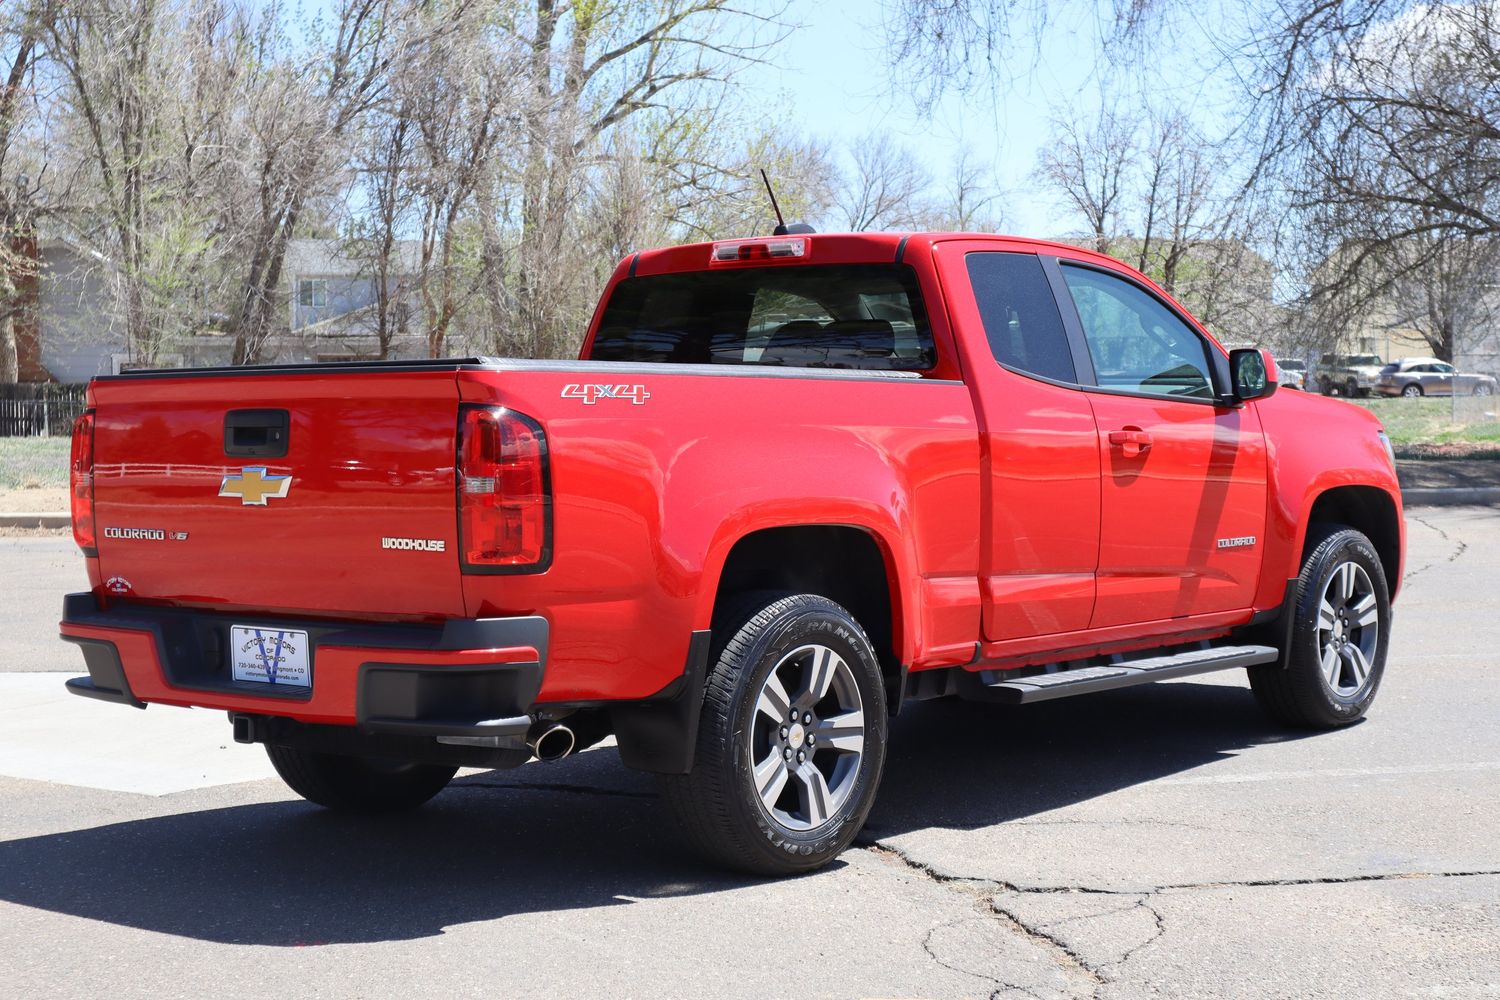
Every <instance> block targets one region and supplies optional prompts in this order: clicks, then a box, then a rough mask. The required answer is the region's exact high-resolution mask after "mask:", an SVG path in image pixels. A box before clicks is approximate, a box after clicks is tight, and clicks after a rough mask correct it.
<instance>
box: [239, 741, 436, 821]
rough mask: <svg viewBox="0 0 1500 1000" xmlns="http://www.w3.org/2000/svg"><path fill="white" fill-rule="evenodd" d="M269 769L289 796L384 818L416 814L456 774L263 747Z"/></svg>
mask: <svg viewBox="0 0 1500 1000" xmlns="http://www.w3.org/2000/svg"><path fill="white" fill-rule="evenodd" d="M266 755H267V756H268V757H270V758H271V766H272V767H274V768H276V773H277V774H279V775H281V780H282V781H285V782H286V783H287V785H288V786H289V787H290V788H291V790H292V791H294V792H296V793H297V794H298V795H300V796H302V797H303V798H304V799H307V800H308V801H309V802H315V803H317V804H318V805H320V806H325V807H327V808H329V809H337V810H339V811H341V812H355V813H388V812H405V811H406V810H409V809H415V808H417V807H418V806H420V805H421V804H422V803H424V802H426V801H427V800H428V799H430V798H432V797H433V796H434V795H436V794H437V793H438V792H441V791H442V790H443V789H444V788H446V787H448V782H450V781H452V780H453V776H454V775H455V774H457V773H458V768H456V767H444V766H442V765H439V764H417V763H411V762H407V761H386V760H376V759H373V758H364V757H343V756H340V755H338V754H331V753H315V752H313V751H311V750H303V749H300V748H298V747H285V746H276V745H274V744H270V743H268V744H266Z"/></svg>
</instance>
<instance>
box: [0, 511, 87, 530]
mask: <svg viewBox="0 0 1500 1000" xmlns="http://www.w3.org/2000/svg"><path fill="white" fill-rule="evenodd" d="M72 523H73V519H72V516H71V515H69V514H67V513H62V514H54V513H47V512H39V511H20V512H17V513H14V514H0V528H66V527H68V526H70V525H71V524H72Z"/></svg>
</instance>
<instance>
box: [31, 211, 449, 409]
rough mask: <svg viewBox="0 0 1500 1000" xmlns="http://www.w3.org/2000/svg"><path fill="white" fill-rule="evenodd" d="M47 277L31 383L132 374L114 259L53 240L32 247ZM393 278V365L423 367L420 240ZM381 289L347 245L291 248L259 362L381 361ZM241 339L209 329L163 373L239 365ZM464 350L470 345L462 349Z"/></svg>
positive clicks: (36, 285)
mask: <svg viewBox="0 0 1500 1000" xmlns="http://www.w3.org/2000/svg"><path fill="white" fill-rule="evenodd" d="M30 249H31V252H32V253H34V254H35V255H36V257H37V260H38V263H39V265H40V267H39V274H38V275H37V277H35V278H34V279H31V280H30V281H28V282H26V283H24V284H23V287H22V289H21V295H22V298H23V302H24V301H26V300H28V299H29V302H27V304H28V305H29V308H25V309H23V310H22V316H23V318H22V319H21V321H20V322H18V323H17V327H16V334H17V355H18V360H19V361H20V367H21V371H20V377H21V381H23V382H61V383H71V384H76V383H82V382H87V381H88V380H89V379H90V378H93V377H94V376H95V375H109V374H113V373H116V372H119V371H121V370H122V369H124V368H128V367H130V366H131V363H132V360H133V359H132V358H131V355H130V348H129V345H128V344H127V343H126V336H125V328H124V323H123V321H122V319H121V317H120V315H119V309H118V307H117V301H118V288H117V287H116V286H115V279H116V270H115V267H114V264H113V263H112V262H111V261H110V260H109V259H108V258H107V257H104V256H102V255H100V254H97V253H95V252H94V251H91V250H89V249H87V248H85V247H83V246H81V245H79V244H77V243H74V242H71V241H68V240H62V239H52V240H44V241H42V242H41V243H40V244H35V245H32V246H31V247H30ZM392 257H393V261H392V266H391V268H390V274H389V276H388V278H387V280H388V282H389V283H390V291H389V296H388V305H389V309H388V313H387V331H388V336H389V343H388V349H387V352H386V356H388V357H392V358H410V357H423V356H425V354H426V350H427V345H426V341H425V339H424V337H423V335H422V331H421V328H420V320H417V319H416V317H417V316H418V315H419V312H418V308H417V303H416V301H415V297H416V294H417V291H416V281H415V279H414V278H413V277H412V275H414V274H416V273H417V271H418V269H419V265H420V251H419V247H418V245H417V242H416V241H415V240H399V241H397V243H396V245H395V247H394V252H393V255H392ZM378 290H379V289H378V284H377V280H376V278H375V275H374V269H373V268H372V266H371V264H370V262H369V261H368V260H367V259H364V256H363V255H362V254H361V253H360V252H359V248H358V247H357V246H356V245H354V244H350V243H346V242H344V241H341V240H328V239H294V240H291V241H290V242H289V243H288V245H287V252H286V258H285V261H284V263H283V265H282V283H281V290H280V294H279V296H278V299H279V301H278V305H277V308H276V310H275V315H276V316H277V317H278V318H279V319H280V320H281V321H280V322H277V323H276V325H275V327H274V329H273V330H272V332H271V335H270V338H269V339H268V341H267V343H266V345H265V347H264V349H263V350H262V352H261V357H260V360H261V361H262V362H265V363H272V362H293V363H295V362H316V361H346V360H356V359H362V358H376V357H379V356H380V354H381V351H380V337H379V328H380V322H379V321H380V316H379V314H378V306H377V302H378V299H379V296H378V294H377V292H378ZM233 343H234V338H233V336H232V335H231V334H230V333H229V332H227V330H226V329H225V324H223V323H211V322H208V321H207V320H205V322H204V324H203V326H202V328H200V329H197V330H191V331H183V332H182V334H181V335H179V336H178V337H175V338H174V339H173V340H172V342H171V343H170V344H168V345H167V346H166V348H165V351H164V352H163V353H162V354H161V355H159V356H158V358H157V362H156V363H157V365H158V366H162V367H167V366H188V367H201V366H204V365H223V364H228V363H229V362H230V358H231V355H232V353H233ZM458 343H461V341H458Z"/></svg>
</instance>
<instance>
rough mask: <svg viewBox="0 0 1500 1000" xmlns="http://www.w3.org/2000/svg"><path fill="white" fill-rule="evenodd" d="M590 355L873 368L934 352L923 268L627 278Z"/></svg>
mask: <svg viewBox="0 0 1500 1000" xmlns="http://www.w3.org/2000/svg"><path fill="white" fill-rule="evenodd" d="M589 358H590V359H591V360H594V361H647V362H654V363H658V364H722V365H776V366H795V367H804V368H851V369H861V370H866V371H923V370H926V369H928V368H931V367H932V366H933V365H934V364H935V363H936V361H937V355H936V352H935V351H934V349H933V344H932V330H931V328H930V327H929V326H928V323H927V310H926V308H925V307H924V306H923V303H922V294H921V291H920V290H919V289H918V287H917V279H916V274H915V272H913V271H912V269H911V268H910V267H906V266H904V265H900V264H814V265H801V266H794V267H786V266H774V265H773V266H770V267H752V268H734V269H732V270H724V271H693V272H689V273H686V274H661V275H650V276H643V277H636V278H627V279H625V280H624V281H622V282H620V283H619V284H618V285H617V286H615V290H614V292H613V294H611V295H610V298H609V302H608V304H607V305H606V306H605V309H604V316H603V318H602V319H601V320H600V322H599V332H598V333H597V334H596V335H595V337H594V344H593V348H592V350H591V351H590V352H589Z"/></svg>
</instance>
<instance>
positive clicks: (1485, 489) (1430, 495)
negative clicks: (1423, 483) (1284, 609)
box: [1401, 486, 1500, 507]
mask: <svg viewBox="0 0 1500 1000" xmlns="http://www.w3.org/2000/svg"><path fill="white" fill-rule="evenodd" d="M1401 502H1402V503H1403V504H1404V505H1406V506H1407V507H1461V506H1470V505H1477V506H1491V507H1493V506H1500V486H1445V487H1441V488H1439V487H1413V488H1411V489H1407V490H1402V491H1401Z"/></svg>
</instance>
